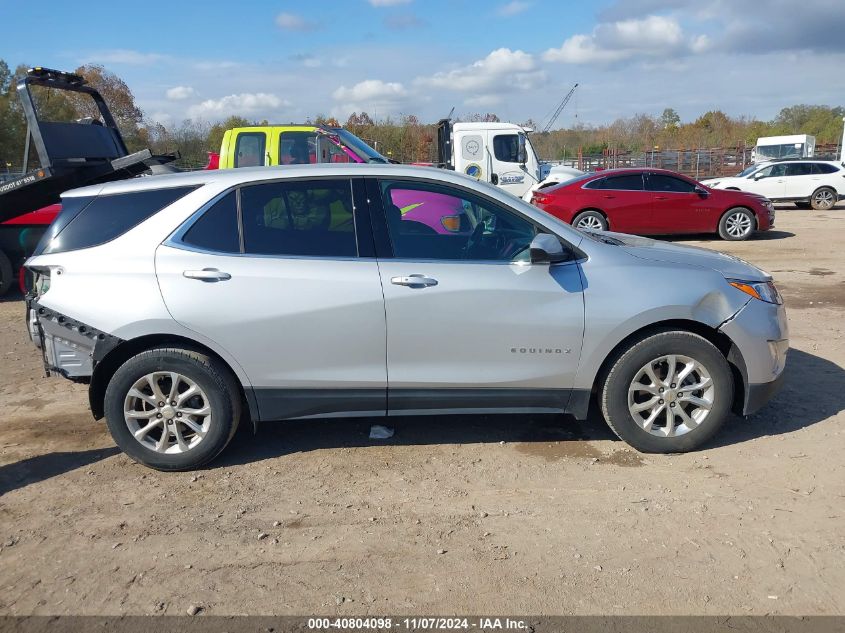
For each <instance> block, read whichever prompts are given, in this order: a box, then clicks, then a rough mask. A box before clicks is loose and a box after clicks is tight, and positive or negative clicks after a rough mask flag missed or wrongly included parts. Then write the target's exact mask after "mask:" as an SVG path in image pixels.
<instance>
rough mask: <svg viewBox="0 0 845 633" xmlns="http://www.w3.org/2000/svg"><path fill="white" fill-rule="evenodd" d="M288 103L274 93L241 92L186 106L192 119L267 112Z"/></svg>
mask: <svg viewBox="0 0 845 633" xmlns="http://www.w3.org/2000/svg"><path fill="white" fill-rule="evenodd" d="M289 105H290V103H289V102H287V101H285V100H283V99H280V98H279V97H277V96H276V95H274V94H268V93H266V92H256V93H251V92H242V93H240V94H232V95H228V96H225V97H221V98H220V99H206V100H205V101H203V102H202V103H199V104H197V105H193V106H191V107H190V108H188V116H189V117H191V118H193V119H220V118H223V117H227V116H230V115H234V114H240V115H247V114H268V113H270V112H271V111H273V110H276V109H278V108H281V107H284V106H289Z"/></svg>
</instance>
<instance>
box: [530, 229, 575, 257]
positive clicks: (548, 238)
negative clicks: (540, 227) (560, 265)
mask: <svg viewBox="0 0 845 633" xmlns="http://www.w3.org/2000/svg"><path fill="white" fill-rule="evenodd" d="M528 250H529V253H530V255H531V263H532V264H555V263H557V262H563V261H566V260H567V259H568V255H567V252H566V251H565V250H564V249H563V244H561V243H560V240H559V239H558V238H557V237H555V236H554V235H549V234H548V233H540V234H539V235H535V236H534V239H533V240H531V245H530V246H529V247H528Z"/></svg>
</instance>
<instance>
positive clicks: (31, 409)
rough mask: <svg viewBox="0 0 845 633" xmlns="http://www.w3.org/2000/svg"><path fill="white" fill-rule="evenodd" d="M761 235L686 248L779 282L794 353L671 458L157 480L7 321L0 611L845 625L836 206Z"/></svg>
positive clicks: (582, 431) (228, 458)
mask: <svg viewBox="0 0 845 633" xmlns="http://www.w3.org/2000/svg"><path fill="white" fill-rule="evenodd" d="M777 224H778V230H776V231H772V232H771V233H770V234H768V235H766V236H764V237H763V238H761V239H756V240H754V241H751V242H749V243H742V244H729V243H724V242H720V241H715V240H714V241H704V242H699V241H695V240H683V241H685V242H688V243H696V244H699V243H701V244H703V245H705V246H707V247H710V248H717V249H722V250H725V251H728V252H730V253H734V254H737V255H739V256H741V257H743V258H744V259H747V260H749V261H751V262H753V263H755V264H758V265H760V266H762V267H764V268H766V269H767V270H769V271H770V272H772V273H773V274H774V275H775V277H776V279H777V280H778V282H779V284H780V287H781V288H782V290H783V292H784V294H785V296H786V299H787V306H788V308H789V316H790V327H791V335H792V346H793V351H792V352H790V358H789V362H788V369H787V372H788V380H787V384H786V387H785V388H784V390H783V391H782V392H781V393H780V395H779V396H777V398H776V399H775V401H774V402H773V403H772V404H771V405H770V406H769V407H767V408H766V409H764V410H763V411H762V412H760V413H759V414H757V415H754V416H751V417H750V418H748V419H740V418H734V419H732V420H730V422H729V424H728V425H727V426H726V428H725V430H724V431H723V433H722V434H721V435H720V436H719V437H718V438H717V440H716V441H715V442H714V443H712V444H711V445H710V446H709V447H708V448H707V449H706V450H702V451H700V452H697V453H692V454H687V455H677V456H645V455H640V454H637V453H636V452H633V451H631V450H629V449H627V448H626V447H625V445H624V444H623V443H622V442H620V441H618V440H616V439H615V437H613V436H612V435H611V434H610V432H609V431H608V430H607V428H606V427H605V426H604V425H603V423H602V422H601V421H600V420H599V419H594V420H592V421H591V422H589V423H585V424H576V423H575V422H573V421H570V420H565V419H560V418H555V417H552V416H534V417H525V418H512V417H453V418H447V417H442V418H439V419H435V420H423V419H407V420H397V421H396V423H395V429H396V435H395V437H394V438H393V439H391V440H387V441H383V440H382V441H379V440H369V439H368V435H367V433H368V430H369V425H370V424H371V423H373V421H371V420H369V421H337V422H313V421H312V422H297V423H289V424H286V425H275V426H265V427H264V428H262V429H260V431H259V434H258V437H257V438H254V437H253V435H252V433H251V431H249V430H245V429H242V430H241V432H239V434H238V436H237V437H236V439H235V441H234V442H233V444H232V445H231V446H230V447H229V449H228V451H227V452H226V453H225V455H224V457H223V458H222V459H221V460H218V461H217V462H216V463H214V464H213V465H212V466H211V467H210V468H208V469H206V470H203V471H200V472H196V473H177V474H161V473H156V472H154V471H151V470H148V469H146V468H144V467H142V466H138V465H136V464H134V463H132V462H131V461H130V460H129V459H127V458H126V457H124V456H123V455H122V454H119V453H118V452H117V451H116V449H115V448H114V446H113V444H112V441H111V439H110V437H109V435H108V434H107V432H106V429H105V426H104V425H103V424H101V423H94V422H93V421H92V420H91V418H90V415H89V413H88V408H87V399H86V392H85V387H83V386H76V385H73V384H71V383H69V382H67V381H64V380H61V379H44V378H42V376H41V370H40V361H39V358H38V355H37V354H36V352H35V350H34V348H33V347H32V345H31V344H30V343H29V341H28V340H26V335H25V332H24V327H23V319H22V316H23V314H22V312H23V304H22V303H21V301H20V300H19V299H18V300H8V301H6V302H3V303H0V355H1V356H0V358H1V359H2V360H0V494H2V497H0V613H2V614H124V613H127V614H156V613H167V614H182V613H185V611H186V609H188V608H189V606H191V605H194V606H196V607H199V608H201V610H202V611H201V612H202V613H207V614H240V613H251V614H286V613H291V614H314V613H321V614H334V613H337V614H373V615H378V614H386V613H387V614H400V613H429V614H431V613H442V614H448V613H455V612H457V613H485V612H488V613H490V612H492V613H510V614H517V613H548V614H587V613H604V614H662V613H678V614H688V613H695V614H723V613H729V614H749V613H750V614H764V613H781V614H842V613H845V591H843V589H842V588H843V587H844V586H845V529H843V525H845V467H843V455H845V431H843V423H845V413H843V409H845V369H843V366H845V340H843V324H845V249H843V247H842V244H843V240H845V205H842V204H840V205H839V207H838V208H837V209H836V210H834V211H830V212H827V213H818V212H807V211H796V210H793V209H791V208H789V207H784V208H782V209H781V211H780V214H779V216H778V222H777Z"/></svg>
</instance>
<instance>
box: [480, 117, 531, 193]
mask: <svg viewBox="0 0 845 633" xmlns="http://www.w3.org/2000/svg"><path fill="white" fill-rule="evenodd" d="M487 139H488V146H487V149H488V151H489V152H490V162H491V167H492V169H491V174H492V175H491V178H492V181H493V182H494V184H497V185H498V186H499V187H501V188H502V189H504V190H505V191H507V192H508V193H511V194H513V195H515V196H516V197H518V198H521V197H522V194H524V193H525V192H526V191H527V190H528V188H529V187H530V186H531V185H533V184H534V182H535V181H534V179H533V178H531V176H529V175H528V174H527V173H526V171H525V168H524V166H523V165H522V163H520V162H519V133H518V132H511V131H498V130H488V131H487ZM494 176H495V177H494Z"/></svg>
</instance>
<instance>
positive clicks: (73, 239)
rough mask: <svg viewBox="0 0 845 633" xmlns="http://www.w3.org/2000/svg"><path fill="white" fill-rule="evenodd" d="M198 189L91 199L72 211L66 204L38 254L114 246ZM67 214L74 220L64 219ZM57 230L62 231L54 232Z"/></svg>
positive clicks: (135, 192)
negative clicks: (129, 233)
mask: <svg viewBox="0 0 845 633" xmlns="http://www.w3.org/2000/svg"><path fill="white" fill-rule="evenodd" d="M196 188H197V187H173V188H170V189H152V190H146V191H133V192H130V193H118V194H113V195H105V196H98V197H96V198H87V200H89V202H88V203H87V204H85V205H84V206H81V208H80V205H78V204H74V206H73V207H71V206H69V205H68V204H67V203H66V202H65V201H63V204H62V211H61V213H60V214H59V216H58V217H57V218H56V220H55V222H54V223H53V225H51V228H50V230H48V231H47V234H46V235H45V240H43V241H42V242H41V243H39V245H38V249H41V250H38V249H36V253H35V254H36V255H41V254H45V255H47V254H50V253H64V252H66V251H75V250H79V249H81V248H91V247H92V246H99V245H100V244H105V243H106V242H110V241H111V240H113V239H115V238H116V237H119V236H121V235H123V234H124V233H126V232H127V231H128V230H130V229H131V228H133V227H135V226H137V225H138V224H140V223H141V222H143V221H144V220H146V219H147V218H149V217H152V216H153V215H155V214H156V213H157V212H158V211H160V210H161V209H163V208H164V207H166V206H169V205H170V204H172V203H174V202H176V201H177V200H179V199H180V198H183V197H184V196H186V195H187V194H189V193H190V192H191V191H193V190H194V189H196ZM67 200H68V202H69V201H70V200H80V201H81V200H86V199H85V198H76V199H75V198H68V199H67ZM66 214H67V215H73V217H71V218H70V219H69V220H67V219H64V218H63V216H65V215H66ZM53 226H55V227H56V228H57V229H58V230H56V231H54V230H53ZM48 236H49V237H48Z"/></svg>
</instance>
